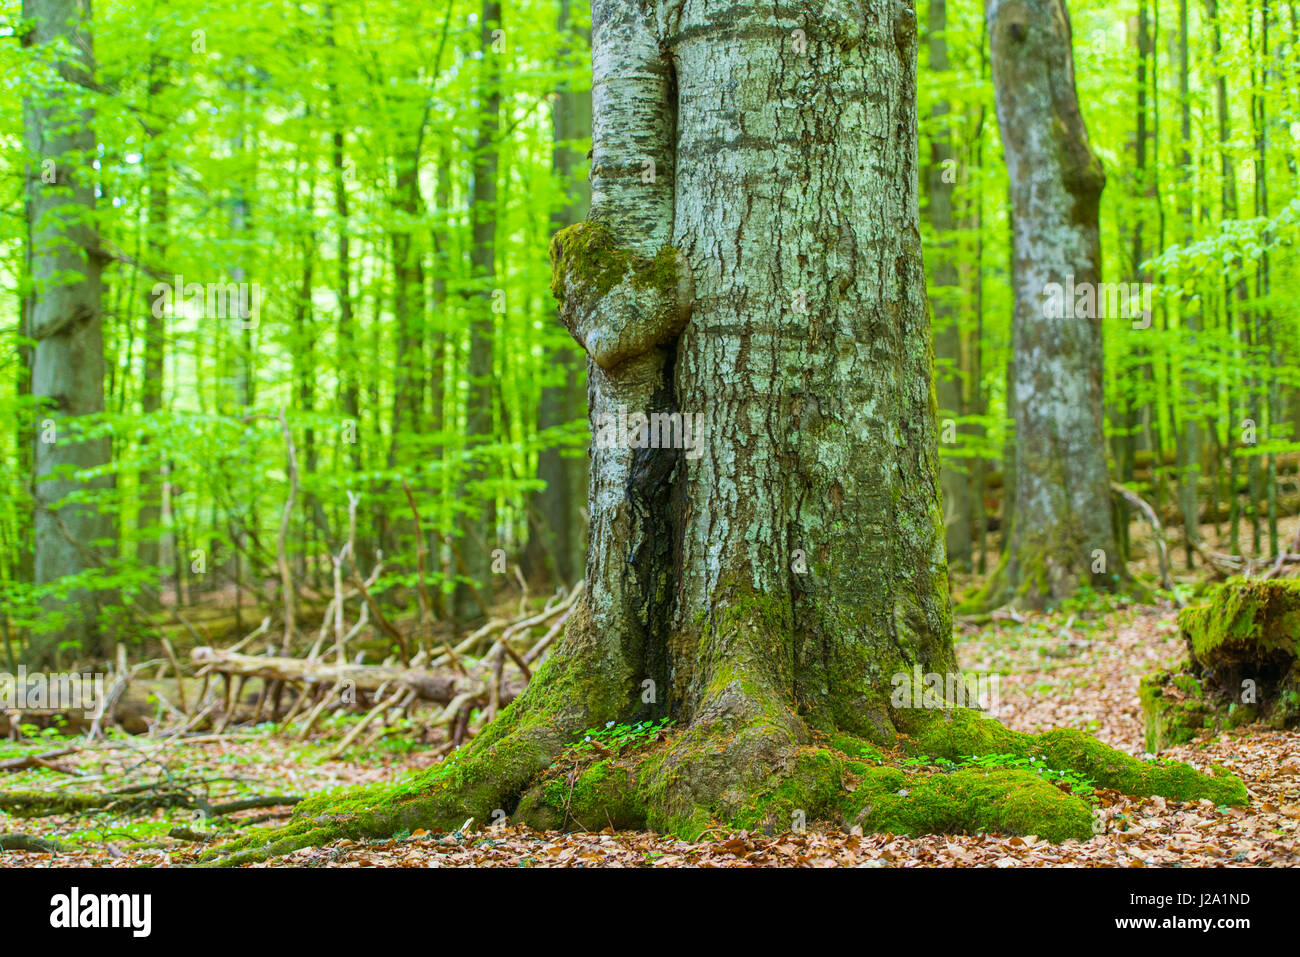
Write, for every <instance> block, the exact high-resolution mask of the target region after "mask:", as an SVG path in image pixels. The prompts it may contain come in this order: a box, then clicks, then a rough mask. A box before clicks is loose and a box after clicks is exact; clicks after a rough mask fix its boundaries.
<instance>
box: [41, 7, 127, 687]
mask: <svg viewBox="0 0 1300 957" xmlns="http://www.w3.org/2000/svg"><path fill="white" fill-rule="evenodd" d="M23 17H24V21H25V22H26V23H27V24H28V25H29V31H28V32H27V33H26V34H25V35H24V37H23V42H24V45H26V46H29V47H37V48H46V49H47V50H49V51H50V52H48V53H45V54H43V55H42V60H45V61H47V62H56V63H58V64H60V65H59V66H58V67H56V68H51V69H50V73H49V75H45V73H44V70H45V69H46V68H44V67H43V68H42V75H41V76H40V77H39V78H34V79H33V81H32V82H33V87H34V89H35V93H34V95H33V96H32V97H31V98H29V99H27V100H25V101H24V104H23V114H24V123H23V126H24V130H25V133H26V141H27V142H26V145H27V150H28V155H29V157H30V162H31V164H32V166H31V168H30V169H29V170H28V175H27V191H28V200H27V210H28V215H29V217H30V228H31V239H32V253H31V272H32V279H33V282H34V283H35V287H36V292H35V299H34V302H33V306H32V311H31V317H30V323H29V326H28V333H29V335H30V336H31V338H32V339H34V340H36V346H35V349H34V354H33V360H32V378H31V387H32V394H33V395H34V396H35V397H36V398H37V400H38V401H39V402H40V403H41V405H40V408H39V409H38V411H37V413H36V416H37V418H36V429H35V435H34V437H33V441H34V464H35V472H34V479H35V482H34V489H33V495H34V499H35V519H34V524H35V544H36V560H35V569H34V575H35V582H36V584H37V585H48V584H50V583H52V582H55V581H57V580H58V579H60V578H63V577H65V576H69V575H78V574H83V573H85V572H87V571H93V570H95V569H97V568H99V567H101V566H102V565H103V564H104V558H103V552H102V549H103V546H102V545H101V544H99V543H100V542H102V541H103V540H105V539H110V538H112V537H113V536H114V535H115V532H116V530H115V527H114V522H113V520H112V517H111V516H112V512H111V511H110V510H109V509H107V508H101V506H100V505H99V503H91V502H81V503H77V504H72V505H60V504H59V503H60V502H61V501H62V500H63V499H64V498H66V497H67V496H69V495H73V494H81V495H85V494H86V493H87V492H89V491H93V490H102V489H108V488H111V487H112V484H113V481H112V477H111V476H101V477H99V478H95V479H91V480H88V481H83V480H80V479H77V478H75V477H73V475H72V474H71V471H70V470H78V469H90V468H99V467H102V466H104V465H106V464H107V463H108V462H109V461H110V459H111V456H112V448H111V444H110V440H109V438H108V437H103V438H97V439H92V440H80V439H79V438H78V437H77V434H76V425H75V423H74V422H73V421H71V420H74V419H76V418H77V417H79V416H84V415H93V414H95V413H99V412H103V411H104V348H103V329H102V320H103V315H102V309H101V303H100V296H101V280H100V276H101V269H102V257H101V254H100V251H99V248H98V236H97V232H96V228H95V225H94V220H93V215H94V206H95V190H94V182H93V180H94V170H93V167H92V165H91V164H92V162H93V160H94V158H95V156H96V152H95V134H94V132H93V130H92V128H91V124H92V122H93V120H94V116H93V114H92V112H91V111H90V110H89V109H88V108H85V107H82V106H79V105H77V104H78V103H79V102H81V101H82V100H83V98H84V96H85V93H84V91H83V90H82V89H80V87H81V86H84V85H89V84H90V83H91V82H92V74H93V65H92V64H93V62H94V56H93V53H92V47H91V34H90V14H89V10H88V8H87V7H86V5H85V4H83V3H80V2H77V0H25V2H24V4H23ZM55 50H58V51H61V52H58V53H55V52H53V51H55ZM65 470H69V471H68V472H67V473H66V474H65ZM100 597H102V596H100ZM96 606H97V596H96V595H95V594H93V593H92V592H91V591H90V590H88V589H86V588H76V589H73V590H72V591H70V592H69V593H67V594H66V595H65V596H63V597H55V596H53V595H50V596H47V597H46V598H45V599H44V602H43V609H44V611H45V613H46V614H47V615H49V616H50V620H51V621H52V622H56V624H55V625H54V626H53V627H52V628H51V629H50V630H46V631H44V632H43V633H38V634H36V635H34V636H33V641H32V644H31V645H30V653H31V655H32V657H33V659H34V660H35V661H36V662H37V663H39V664H47V663H49V662H50V661H52V660H53V659H54V657H55V655H56V652H57V650H58V649H59V648H60V647H72V648H75V649H76V651H77V652H78V653H80V654H83V655H88V656H96V655H99V654H101V653H102V652H103V650H104V648H105V647H106V646H105V639H104V636H103V635H102V634H101V632H100V628H99V625H98V624H97V607H96Z"/></svg>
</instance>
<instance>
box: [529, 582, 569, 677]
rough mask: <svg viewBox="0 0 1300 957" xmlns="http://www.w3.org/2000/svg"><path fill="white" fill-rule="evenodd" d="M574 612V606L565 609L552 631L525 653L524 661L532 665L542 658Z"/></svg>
mask: <svg viewBox="0 0 1300 957" xmlns="http://www.w3.org/2000/svg"><path fill="white" fill-rule="evenodd" d="M582 585H583V583H582V582H578V584H577V586H576V587H577V588H579V589H580V588H582ZM573 611H574V606H572V605H570V606H569V607H568V608H567V609H565V611H564V614H562V615H561V616H560V617H559V618H557V619H556V621H555V624H553V625H551V628H550V630H549V631H548V632H547V633H546V634H545V635H543V636H542V640H541V641H539V642H538V643H537V644H535V645H533V647H531V648H529V649H528V651H526V652H524V661H526V662H529V663H530V664H531V663H532V662H533V661H535V660H536V659H538V658H540V657H541V656H542V653H543V652H545V651H546V649H547V648H549V647H550V645H551V642H553V641H554V640H555V639H556V637H557V636H558V635H559V634H560V632H562V631H563V630H564V626H565V624H566V623H567V622H568V620H569V618H570V617H571V616H572V615H573Z"/></svg>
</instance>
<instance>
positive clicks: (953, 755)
mask: <svg viewBox="0 0 1300 957" xmlns="http://www.w3.org/2000/svg"><path fill="white" fill-rule="evenodd" d="M724 697H725V696H724ZM524 700H525V699H521V703H523V702H524ZM552 700H553V699H552ZM544 713H545V712H543V711H541V710H539V709H537V708H533V709H530V710H528V711H525V710H524V709H522V708H521V709H520V711H519V713H515V710H514V709H513V708H512V709H511V711H508V712H507V713H506V714H505V715H503V717H502V719H501V721H499V722H498V723H496V724H494V725H493V726H492V727H491V728H489V729H488V731H486V732H485V733H484V734H483V735H482V736H480V738H478V739H475V741H474V742H473V743H472V744H471V745H470V746H469V747H468V748H466V749H465V751H464V752H462V753H461V754H459V755H457V756H456V757H454V758H453V759H451V760H450V761H449V762H447V763H445V764H444V765H442V766H439V767H438V768H435V769H433V770H432V771H430V772H429V773H428V774H426V775H425V776H423V777H422V778H418V779H416V780H414V781H413V782H410V783H407V784H405V785H399V786H392V787H386V788H375V789H367V790H361V791H352V792H347V793H344V794H342V795H334V796H328V795H327V796H322V797H319V798H316V799H312V800H310V801H306V802H304V803H303V804H302V805H301V806H300V807H299V808H298V810H297V811H296V812H295V819H294V820H293V821H291V822H290V823H289V824H288V825H286V826H284V827H281V828H276V829H271V830H269V831H265V832H255V833H250V834H248V835H246V836H245V837H243V838H241V839H240V840H238V841H235V842H232V843H228V844H225V845H223V846H221V847H217V848H213V849H212V850H210V851H208V852H207V854H205V856H204V859H205V860H207V861H210V862H216V863H219V864H223V865H233V864H243V863H249V862H254V861H261V860H266V859H268V858H271V857H275V856H278V855H282V854H286V853H289V852H291V851H294V850H297V849H299V848H302V847H308V846H317V845H322V844H327V843H329V842H331V841H334V840H338V839H340V838H351V839H354V840H356V839H367V838H369V839H378V838H388V837H391V836H392V835H393V834H394V833H397V832H399V831H403V830H413V829H415V828H426V829H429V830H439V831H450V830H455V829H457V828H460V827H462V826H463V825H464V824H465V823H466V822H467V820H468V819H470V818H472V819H474V820H475V821H476V822H479V823H492V821H493V820H494V819H499V818H500V817H501V816H502V815H503V814H504V815H508V816H509V817H510V818H511V819H512V820H515V821H520V822H523V823H527V824H529V825H532V826H534V827H538V828H547V829H570V830H575V829H576V830H599V829H602V828H605V827H614V828H616V829H633V828H651V829H654V830H657V831H662V832H668V833H673V834H676V835H678V836H681V837H684V838H686V839H691V840H693V839H697V838H698V837H699V836H700V835H701V834H703V833H704V832H705V831H707V830H709V829H710V828H714V827H717V826H719V825H721V826H724V827H730V828H734V829H738V830H739V829H748V830H754V829H760V828H761V829H768V830H775V831H788V830H792V829H797V828H799V827H801V826H803V825H804V824H805V823H812V822H814V821H824V822H829V823H833V824H837V825H840V826H845V827H849V826H853V825H860V826H861V827H862V828H863V830H864V831H885V832H890V833H900V834H908V835H919V834H928V833H956V832H963V831H965V832H996V833H1002V834H1036V835H1039V836H1040V837H1043V838H1045V839H1047V840H1051V841H1063V840H1067V839H1071V838H1074V839H1078V840H1086V839H1088V838H1089V837H1091V836H1092V833H1093V830H1092V812H1091V808H1090V806H1089V803H1088V802H1087V801H1086V800H1085V799H1083V798H1081V797H1079V796H1076V795H1074V794H1072V793H1070V792H1069V791H1067V790H1066V789H1064V788H1063V787H1058V786H1057V785H1055V784H1053V783H1051V782H1050V781H1048V780H1046V779H1044V778H1043V777H1040V776H1039V775H1037V774H1035V773H1032V772H1029V771H1025V770H1011V769H996V768H995V769H989V770H985V769H982V768H966V769H962V770H957V771H953V772H950V773H940V772H924V771H917V770H913V769H906V768H903V767H897V766H890V765H884V766H880V765H877V764H875V763H874V762H873V761H872V760H871V759H869V758H868V757H866V756H864V754H863V749H864V748H866V747H868V742H866V741H863V740H861V739H858V738H854V737H849V736H840V737H835V738H832V739H831V740H830V741H829V743H826V744H822V743H814V742H813V741H812V740H811V739H810V736H809V735H808V732H807V731H806V730H804V729H803V728H802V725H801V723H799V722H798V721H795V720H783V719H782V718H783V716H782V715H781V714H780V713H779V712H777V711H773V710H770V709H764V708H763V707H762V706H761V696H760V697H759V698H758V699H757V700H756V699H755V698H753V697H747V698H745V697H740V696H738V695H737V697H736V698H735V700H733V701H731V702H730V703H728V702H727V701H725V700H721V699H720V700H719V701H718V702H717V707H716V708H715V709H712V710H710V711H709V712H707V713H705V714H702V715H700V716H698V717H697V719H696V721H695V722H693V723H692V724H691V725H690V726H688V727H687V728H685V729H683V730H681V731H678V732H676V733H673V734H671V735H668V736H666V737H665V738H664V739H663V740H660V741H656V742H654V743H652V744H649V745H647V746H645V747H642V748H640V749H637V750H635V751H633V752H631V753H626V754H614V755H611V756H608V757H602V758H599V759H598V760H595V761H592V762H590V763H586V764H584V765H582V766H574V765H572V764H567V763H566V762H565V761H563V760H557V759H559V758H561V757H562V755H563V754H564V753H565V748H566V746H567V745H568V744H570V743H571V742H572V741H573V740H574V734H575V733H576V732H575V731H572V730H571V731H569V732H568V733H566V732H565V731H564V730H563V728H564V726H565V724H566V723H568V727H569V728H573V724H572V722H571V720H569V721H567V722H566V717H565V715H564V714H563V713H558V712H557V713H556V715H555V717H557V718H558V721H556V722H551V721H546V720H544V718H543V715H544ZM577 713H579V714H587V713H589V712H588V711H587V709H585V708H579V709H577ZM572 717H573V714H572V713H571V714H570V715H569V718H570V719H571V718H572ZM785 717H791V716H785ZM586 727H591V725H590V724H588V725H586ZM581 730H583V728H582V727H578V728H577V731H581ZM913 730H914V734H912V735H900V736H899V737H898V738H897V739H896V740H895V742H894V748H893V749H892V750H893V753H895V754H897V755H900V756H903V757H905V756H906V755H908V754H928V755H930V756H932V757H936V758H938V757H945V758H949V759H951V760H954V761H956V760H959V759H961V758H965V757H970V756H972V755H989V754H1009V755H1014V756H1017V757H1040V758H1042V759H1043V760H1044V761H1045V762H1046V763H1047V765H1048V766H1049V767H1051V768H1054V769H1057V770H1066V769H1070V770H1074V771H1076V772H1078V773H1080V774H1081V775H1085V776H1087V777H1090V778H1092V779H1093V780H1095V781H1096V783H1097V785H1098V786H1099V787H1105V788H1114V789H1116V790H1120V791H1124V792H1126V793H1129V794H1134V795H1153V794H1161V795H1164V796H1166V797H1170V798H1175V799H1181V800H1198V799H1201V798H1208V799H1210V800H1212V801H1214V802H1215V803H1217V804H1244V803H1246V801H1247V794H1246V789H1245V787H1244V785H1242V783H1241V782H1240V781H1239V780H1238V779H1236V778H1235V777H1232V776H1230V775H1227V774H1224V773H1219V772H1217V771H1216V773H1215V774H1214V775H1213V776H1210V775H1204V774H1201V773H1200V772H1198V771H1196V770H1194V769H1192V768H1191V767H1188V766H1187V765H1182V764H1172V763H1147V762H1143V761H1140V760H1138V759H1136V758H1133V757H1131V756H1130V755H1127V754H1124V753H1122V752H1120V751H1116V750H1114V749H1113V748H1110V747H1107V746H1106V745H1103V744H1101V743H1100V742H1098V741H1096V740H1095V739H1093V738H1091V737H1089V736H1088V735H1086V734H1082V733H1080V732H1077V731H1068V730H1063V731H1053V732H1048V733H1046V734H1041V735H1029V734H1023V733H1020V732H1015V731H1011V730H1009V729H1007V728H1006V727H1004V726H1003V725H1001V724H999V723H998V722H996V721H993V720H992V719H989V718H985V717H983V716H981V715H979V714H978V713H977V712H974V711H968V710H952V711H930V712H926V713H925V714H924V715H923V716H922V717H921V719H920V720H916V719H915V718H914V719H913ZM873 747H874V746H873ZM876 753H878V752H876Z"/></svg>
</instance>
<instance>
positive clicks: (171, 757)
mask: <svg viewBox="0 0 1300 957" xmlns="http://www.w3.org/2000/svg"><path fill="white" fill-rule="evenodd" d="M1175 617H1176V615H1175V610H1174V609H1173V608H1172V606H1170V607H1165V608H1161V607H1154V606H1136V605H1120V606H1118V607H1115V606H1111V607H1102V606H1100V605H1094V606H1093V607H1092V608H1089V607H1087V606H1085V605H1083V604H1079V603H1075V605H1074V607H1073V608H1072V609H1067V610H1062V611H1058V612H1055V613H1052V614H1048V615H1037V616H1029V617H1026V618H1024V620H1022V621H1008V620H999V621H996V622H993V623H989V624H985V625H983V626H980V627H974V626H968V625H964V626H961V627H960V628H959V630H958V634H957V646H958V653H959V656H960V661H961V663H962V667H963V668H964V669H965V670H966V671H968V672H978V673H983V674H997V675H999V676H1000V686H999V701H998V703H997V706H996V709H995V714H996V715H997V717H999V718H1000V719H1001V720H1002V721H1004V722H1005V723H1006V724H1008V725H1009V726H1011V727H1013V728H1016V729H1019V730H1023V731H1042V730H1047V729H1050V728H1076V729H1079V730H1083V731H1087V732H1090V733H1092V734H1094V735H1096V736H1097V737H1098V738H1100V739H1101V740H1102V741H1105V742H1106V743H1108V744H1110V745H1113V746H1115V747H1117V748H1120V749H1122V750H1124V751H1127V752H1129V753H1132V754H1135V755H1141V754H1142V753H1143V726H1142V715H1141V710H1140V708H1139V705H1138V679H1139V678H1140V677H1141V676H1142V675H1143V674H1146V673H1148V672H1151V671H1155V670H1158V669H1161V668H1166V667H1169V666H1171V665H1173V664H1175V663H1177V662H1178V661H1179V660H1180V659H1181V658H1182V656H1183V646H1182V643H1181V642H1180V640H1179V638H1178V633H1177V626H1176V624H1175ZM347 721H348V719H340V720H338V721H337V722H335V723H333V724H332V725H330V724H327V725H326V726H324V727H323V728H322V730H321V734H320V736H319V737H318V738H317V739H315V740H312V741H308V742H297V741H294V740H291V738H290V737H289V736H285V735H277V734H276V733H275V732H274V728H273V726H270V725H266V726H261V727H259V728H256V729H252V730H248V731H236V732H231V733H227V734H225V735H221V736H215V735H208V736H202V737H198V738H191V739H173V740H170V741H166V740H159V739H153V738H148V737H135V738H133V737H130V736H126V735H121V736H114V737H111V738H110V739H109V740H108V741H107V742H104V743H103V744H99V745H94V746H90V747H88V748H86V749H85V750H83V751H81V752H79V753H77V754H74V755H71V756H69V757H67V758H60V759H59V763H61V764H64V765H65V766H67V767H68V768H70V769H72V770H75V771H78V772H81V774H82V775H83V776H81V777H73V776H70V775H68V774H64V773H59V772H56V771H53V770H49V769H45V768H39V769H36V770H30V771H20V772H17V773H6V774H3V775H0V789H3V790H5V791H13V790H19V789H24V788H40V789H52V788H56V787H64V788H71V789H75V790H77V791H79V792H86V791H88V790H94V789H95V788H96V787H99V788H103V789H105V790H109V789H117V788H121V787H122V786H123V784H124V783H132V782H138V781H143V782H150V781H152V782H154V784H155V785H157V784H160V783H161V784H169V783H174V784H176V785H178V786H181V787H185V788H188V789H190V790H191V791H193V790H194V789H195V788H199V789H202V790H203V791H204V793H206V794H207V795H208V798H207V799H208V800H210V801H213V802H215V801H217V800H232V799H237V798H241V797H248V796H250V795H269V794H276V795H283V794H288V793H293V794H301V795H306V794H309V793H311V792H313V791H318V790H320V789H323V788H331V787H338V786H346V785H350V784H360V783H366V782H373V781H378V780H383V779H390V778H391V777H392V776H394V775H396V774H399V773H402V772H404V771H414V770H418V769H422V768H425V767H427V766H429V764H430V763H432V759H431V758H430V757H429V754H428V746H427V745H421V744H418V743H417V742H416V741H414V740H413V739H411V738H409V737H407V736H404V735H402V734H394V735H393V736H390V737H387V738H385V739H382V740H380V741H379V742H378V743H376V744H375V745H373V746H371V747H370V748H369V749H367V750H366V751H364V752H359V751H356V750H354V751H352V752H350V753H349V754H348V755H347V757H346V760H334V761H324V760H322V759H321V755H322V754H323V753H324V750H325V749H324V748H323V747H322V745H324V744H328V743H332V742H335V741H337V740H338V738H339V737H340V736H341V735H342V734H343V733H345V731H346V728H347V726H348V725H347ZM59 745H60V742H58V741H53V740H49V739H45V740H42V741H36V742H31V743H28V744H25V745H16V744H8V745H5V744H0V760H4V759H6V758H12V757H15V756H21V755H24V754H32V753H39V752H41V751H48V750H51V749H53V748H56V747H58V746H59ZM1162 756H1163V757H1170V758H1174V759H1177V760H1181V761H1186V762H1188V763H1189V764H1191V765H1193V766H1195V767H1198V768H1201V769H1205V768H1207V767H1208V766H1209V765H1210V764H1212V763H1214V764H1220V765H1223V766H1225V767H1227V768H1229V769H1231V770H1232V771H1233V772H1234V773H1235V774H1237V775H1239V776H1240V777H1241V778H1242V780H1243V781H1245V783H1246V786H1247V787H1248V788H1249V791H1250V795H1251V803H1250V804H1249V805H1248V806H1246V807H1243V808H1216V807H1215V806H1214V805H1212V804H1211V803H1210V802H1208V801H1201V802H1199V803H1182V802H1177V801H1169V800H1165V799H1163V798H1158V797H1157V798H1145V799H1135V798H1131V797H1128V796H1125V795H1122V794H1119V793H1117V792H1113V791H1106V790H1101V791H1096V792H1094V794H1093V798H1092V799H1093V801H1094V804H1095V806H1096V808H1097V809H1098V810H1099V812H1100V813H1099V814H1098V815H1097V817H1098V820H1099V821H1101V822H1103V824H1104V827H1102V828H1100V829H1101V830H1102V833H1101V834H1099V835H1098V836H1097V837H1094V838H1093V839H1091V840H1089V841H1086V842H1077V841H1068V842H1066V843H1064V844H1051V843H1048V842H1047V841H1043V840H1038V839H1036V838H1034V837H1000V836H990V835H935V836H929V837H921V838H907V837H895V836H890V835H879V834H867V835H863V834H860V833H845V832H842V831H839V830H835V829H830V828H818V827H815V826H812V825H811V824H810V826H809V828H808V830H807V831H805V832H803V833H796V834H773V835H767V834H763V833H739V834H722V833H717V832H715V833H713V834H710V835H709V839H706V840H704V841H702V842H699V843H687V842H685V841H679V840H674V839H669V838H664V837H661V836H658V835H655V834H653V833H648V832H625V833H614V832H612V831H606V832H602V833H587V834H560V833H539V832H534V831H530V830H527V829H525V828H519V827H510V826H497V827H492V828H484V827H482V826H481V825H479V824H474V825H471V828H470V830H469V832H468V833H459V832H458V833H456V834H452V835H433V834H426V833H424V832H420V831H417V832H415V833H413V834H403V835H398V836H395V837H394V838H393V839H392V840H387V841H380V842H367V843H352V842H348V841H341V842H336V843H334V844H331V845H329V846H326V847H321V848H314V849H304V850H300V851H297V852H296V853H294V854H292V855H290V856H288V857H286V858H282V859H280V860H279V861H277V862H274V865H275V866H307V867H368V866H380V867H456V866H463V865H476V866H492V867H573V866H578V867H582V866H619V867H624V866H626V867H672V866H702V867H761V866H810V867H845V866H847V867H918V866H921V867H928V866H995V867H1026V866H1053V865H1084V866H1118V867H1159V866H1165V867H1168V866H1206V865H1210V866H1219V865H1246V866H1251V865H1264V866H1300V733H1297V732H1285V733H1283V732H1276V731H1270V730H1267V729H1265V728H1262V727H1258V726H1256V727H1252V728H1246V729H1240V730H1236V731H1231V732H1224V733H1218V734H1211V733H1210V732H1202V734H1201V737H1200V738H1199V739H1198V740H1196V741H1193V742H1192V743H1190V744H1188V745H1186V746H1183V747H1178V748H1173V749H1170V750H1168V751H1166V752H1164V753H1163V755H1162ZM288 814H289V809H288V808H280V809H272V810H271V811H270V812H269V813H268V810H267V809H261V810H250V811H245V812H240V813H239V814H236V815H231V816H229V817H226V818H222V819H220V820H227V821H235V820H238V819H239V818H244V819H247V818H250V817H262V818H263V819H264V820H265V823H274V822H275V821H277V820H281V819H283V818H285V817H287V815H288ZM177 827H188V828H190V829H191V830H192V831H197V832H200V833H202V834H210V833H214V832H213V831H212V829H211V827H210V824H209V822H206V821H203V820H202V819H199V818H198V817H197V813H196V812H194V811H192V810H181V809H169V810H157V811H154V812H151V813H147V814H145V815H144V816H141V815H139V814H129V813H117V812H113V811H108V812H104V811H100V812H94V813H90V814H81V815H76V816H71V815H61V816H54V817H43V818H36V819H27V820H21V819H18V818H13V817H6V816H5V815H3V814H0V829H2V830H0V833H3V832H4V831H8V832H21V833H25V834H31V835H33V836H38V837H44V838H55V839H57V840H60V841H62V842H65V843H66V844H70V845H72V847H73V848H74V849H73V850H70V851H64V852H59V853H54V854H42V853H29V852H22V851H10V852H0V866H4V865H10V866H12V865H19V866H52V867H60V866H86V865H98V866H109V867H132V866H167V865H173V866H176V865H181V866H183V865H186V864H189V863H192V862H193V861H194V860H195V858H196V856H197V853H198V851H199V850H200V849H201V848H202V846H203V845H201V844H196V843H193V842H191V841H186V840H177V839H175V838H172V837H169V836H168V835H169V832H170V831H172V829H174V828H177ZM226 827H227V828H228V825H226ZM215 833H222V832H221V831H217V832H215ZM258 866H270V865H258Z"/></svg>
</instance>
